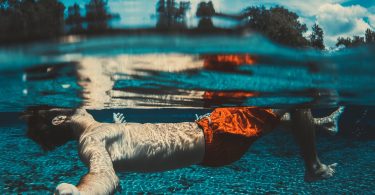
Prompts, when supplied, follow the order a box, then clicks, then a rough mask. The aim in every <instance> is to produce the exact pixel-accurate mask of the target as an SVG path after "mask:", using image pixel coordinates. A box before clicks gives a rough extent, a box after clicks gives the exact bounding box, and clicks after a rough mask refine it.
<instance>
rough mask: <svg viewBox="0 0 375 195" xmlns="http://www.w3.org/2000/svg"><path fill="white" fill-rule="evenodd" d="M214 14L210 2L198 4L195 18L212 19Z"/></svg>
mask: <svg viewBox="0 0 375 195" xmlns="http://www.w3.org/2000/svg"><path fill="white" fill-rule="evenodd" d="M215 13H216V11H215V8H214V5H213V4H212V1H209V2H208V3H206V2H203V1H202V2H200V3H199V4H198V8H197V12H196V14H195V15H196V16H197V17H212V16H214V15H215Z"/></svg>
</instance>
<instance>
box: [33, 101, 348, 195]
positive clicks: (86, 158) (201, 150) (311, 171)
mask: <svg viewBox="0 0 375 195" xmlns="http://www.w3.org/2000/svg"><path fill="white" fill-rule="evenodd" d="M341 112H342V108H340V109H338V110H337V111H335V112H334V113H332V114H331V115H330V116H328V117H325V118H317V119H315V118H313V116H312V114H311V111H310V109H293V110H291V111H288V110H278V109H265V108H259V107H230V108H217V109H214V110H213V112H211V113H210V114H207V115H203V116H201V117H198V118H197V120H196V121H192V122H182V123H154V124H151V123H145V124H141V123H122V121H123V116H122V115H121V114H115V115H114V119H115V121H116V123H114V124H110V123H100V122H97V121H96V120H95V119H94V118H93V116H92V115H91V114H89V113H88V112H87V111H86V110H84V109H61V108H30V109H29V110H28V111H26V118H27V122H28V131H27V136H28V137H30V138H31V139H33V140H34V141H36V142H37V143H38V144H40V145H41V146H42V148H43V149H45V150H52V149H54V148H55V147H57V146H60V145H62V144H64V143H66V142H67V141H69V140H73V139H75V140H78V142H79V155H80V157H81V159H82V161H83V162H84V163H85V164H86V165H87V166H88V167H89V172H88V173H87V174H86V175H84V176H83V177H82V178H81V180H80V182H79V183H78V185H77V186H75V185H72V184H67V183H62V184H60V185H58V186H57V187H56V190H55V194H111V193H113V192H114V191H115V189H116V188H117V187H118V183H119V179H118V177H117V176H116V173H115V171H140V172H150V171H163V170H171V169H176V168H182V167H186V166H189V165H193V164H199V165H202V166H211V167H219V166H224V165H227V164H230V163H232V162H234V161H237V160H239V159H240V158H241V157H242V156H243V155H244V154H245V152H246V151H247V150H248V148H249V147H250V145H251V144H252V143H253V142H254V141H255V140H257V139H258V138H260V137H262V136H263V135H265V134H267V133H268V132H270V131H271V130H273V129H275V128H276V127H277V126H278V125H282V124H284V123H289V124H290V127H291V130H292V132H293V134H294V135H295V138H296V140H297V143H298V144H299V146H300V151H301V156H302V158H303V159H304V162H305V170H306V173H305V179H306V180H308V181H313V180H319V179H326V178H329V177H331V176H333V174H334V172H335V171H334V168H335V166H336V164H331V165H325V164H323V163H321V162H320V160H319V158H318V155H317V152H316V149H315V128H316V127H322V128H325V129H326V130H328V131H330V132H332V131H336V130H337V119H338V117H339V115H340V113H341Z"/></svg>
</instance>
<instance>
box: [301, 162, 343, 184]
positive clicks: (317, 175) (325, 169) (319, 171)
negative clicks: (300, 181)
mask: <svg viewBox="0 0 375 195" xmlns="http://www.w3.org/2000/svg"><path fill="white" fill-rule="evenodd" d="M336 166H337V163H333V164H331V165H328V166H327V165H325V164H321V165H320V166H319V167H317V168H315V169H314V170H312V171H306V173H305V181H306V182H313V181H318V180H322V179H328V178H330V177H332V176H333V174H334V173H335V168H336Z"/></svg>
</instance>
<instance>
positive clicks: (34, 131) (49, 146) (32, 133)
mask: <svg viewBox="0 0 375 195" xmlns="http://www.w3.org/2000/svg"><path fill="white" fill-rule="evenodd" d="M74 113H75V110H74V109H64V108H56V107H50V106H32V107H28V108H27V110H26V111H25V112H24V114H23V116H22V118H24V119H26V121H27V132H26V135H27V137H29V138H30V139H32V140H33V141H35V142H36V143H38V144H39V145H40V146H41V147H42V148H43V150H46V151H48V150H53V149H55V148H56V147H58V146H61V145H63V144H65V143H66V142H68V141H69V140H71V139H73V129H71V127H70V126H69V125H68V124H66V123H62V124H60V125H53V124H52V119H53V118H54V117H56V116H59V115H65V116H68V117H71V116H72V115H73V114H74Z"/></svg>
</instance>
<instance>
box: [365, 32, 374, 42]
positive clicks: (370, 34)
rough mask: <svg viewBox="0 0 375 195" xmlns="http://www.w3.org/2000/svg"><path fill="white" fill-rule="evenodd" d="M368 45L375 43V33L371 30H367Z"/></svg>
mask: <svg viewBox="0 0 375 195" xmlns="http://www.w3.org/2000/svg"><path fill="white" fill-rule="evenodd" d="M365 37H366V43H375V31H372V30H371V29H367V30H366V34H365Z"/></svg>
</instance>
